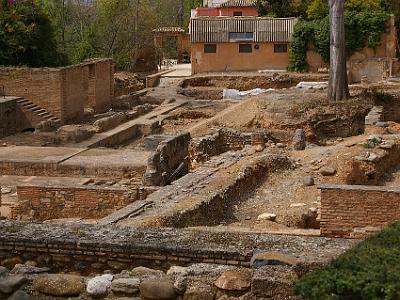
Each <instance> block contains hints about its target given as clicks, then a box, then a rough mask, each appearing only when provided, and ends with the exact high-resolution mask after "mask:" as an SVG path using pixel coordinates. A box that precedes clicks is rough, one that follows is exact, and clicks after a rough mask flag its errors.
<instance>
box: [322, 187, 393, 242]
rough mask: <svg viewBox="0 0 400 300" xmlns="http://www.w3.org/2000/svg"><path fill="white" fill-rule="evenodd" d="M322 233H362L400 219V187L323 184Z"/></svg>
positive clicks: (332, 234) (362, 234)
mask: <svg viewBox="0 0 400 300" xmlns="http://www.w3.org/2000/svg"><path fill="white" fill-rule="evenodd" d="M319 189H320V190H321V223H320V224H321V235H323V236H328V237H359V236H364V235H366V234H368V233H371V232H375V231H378V230H380V229H382V227H383V226H385V225H386V224H388V223H390V222H393V221H395V220H399V219H400V189H397V188H387V187H381V186H362V185H322V186H320V187H319Z"/></svg>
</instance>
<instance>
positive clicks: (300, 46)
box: [289, 10, 388, 72]
mask: <svg viewBox="0 0 400 300" xmlns="http://www.w3.org/2000/svg"><path fill="white" fill-rule="evenodd" d="M387 20H388V14H387V13H386V12H384V11H381V10H377V11H367V10H364V11H359V12H357V11H351V10H350V11H346V12H345V30H346V53H347V56H348V57H350V56H351V55H352V54H353V53H354V52H356V51H358V50H360V49H362V48H364V47H365V46H367V47H370V48H375V47H377V46H378V45H379V44H380V41H381V34H382V33H383V32H385V30H386V27H387ZM309 43H312V44H314V46H315V51H316V52H317V53H319V54H320V55H321V56H322V58H323V60H324V61H325V62H326V63H329V57H330V49H329V47H330V38H329V17H328V16H326V17H325V18H323V19H316V20H311V21H305V20H300V21H299V22H297V24H296V26H295V29H294V33H293V37H292V41H291V44H290V52H289V56H290V64H289V70H291V71H297V72H302V71H307V69H308V63H307V60H306V55H307V49H308V45H309Z"/></svg>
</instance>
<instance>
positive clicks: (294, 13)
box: [257, 0, 310, 18]
mask: <svg viewBox="0 0 400 300" xmlns="http://www.w3.org/2000/svg"><path fill="white" fill-rule="evenodd" d="M309 3H310V0H257V8H258V13H259V15H260V16H271V17H277V18H286V17H306V15H307V7H308V5H309Z"/></svg>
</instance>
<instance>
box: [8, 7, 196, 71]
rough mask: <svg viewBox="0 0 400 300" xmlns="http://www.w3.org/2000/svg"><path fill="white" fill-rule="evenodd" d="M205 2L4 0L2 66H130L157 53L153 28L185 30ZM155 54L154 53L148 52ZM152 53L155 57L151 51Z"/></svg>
mask: <svg viewBox="0 0 400 300" xmlns="http://www.w3.org/2000/svg"><path fill="white" fill-rule="evenodd" d="M200 3H201V0H112V1H110V0H90V1H88V0H74V1H70V0H0V9H1V10H0V64H1V65H27V66H34V67H38V66H56V65H66V64H71V63H79V62H81V61H82V60H84V59H87V58H93V57H112V58H114V60H115V62H116V65H117V68H119V69H129V68H130V67H132V65H134V64H135V62H136V61H137V60H138V59H139V58H138V56H139V55H140V53H142V54H143V53H145V54H147V53H148V52H149V49H150V51H153V52H154V53H155V51H156V49H154V46H153V30H154V29H156V28H158V27H163V26H180V27H182V28H184V29H187V27H188V23H189V18H190V10H191V9H192V8H194V7H196V6H198V5H199V4H200ZM148 54H149V55H150V56H151V53H148ZM153 56H154V55H153Z"/></svg>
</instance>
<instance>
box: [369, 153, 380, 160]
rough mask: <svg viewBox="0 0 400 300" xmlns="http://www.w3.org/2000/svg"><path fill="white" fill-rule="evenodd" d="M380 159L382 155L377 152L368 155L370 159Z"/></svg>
mask: <svg viewBox="0 0 400 300" xmlns="http://www.w3.org/2000/svg"><path fill="white" fill-rule="evenodd" d="M379 159H380V157H379V156H378V155H376V154H375V153H370V154H369V156H368V161H377V160H379Z"/></svg>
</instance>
